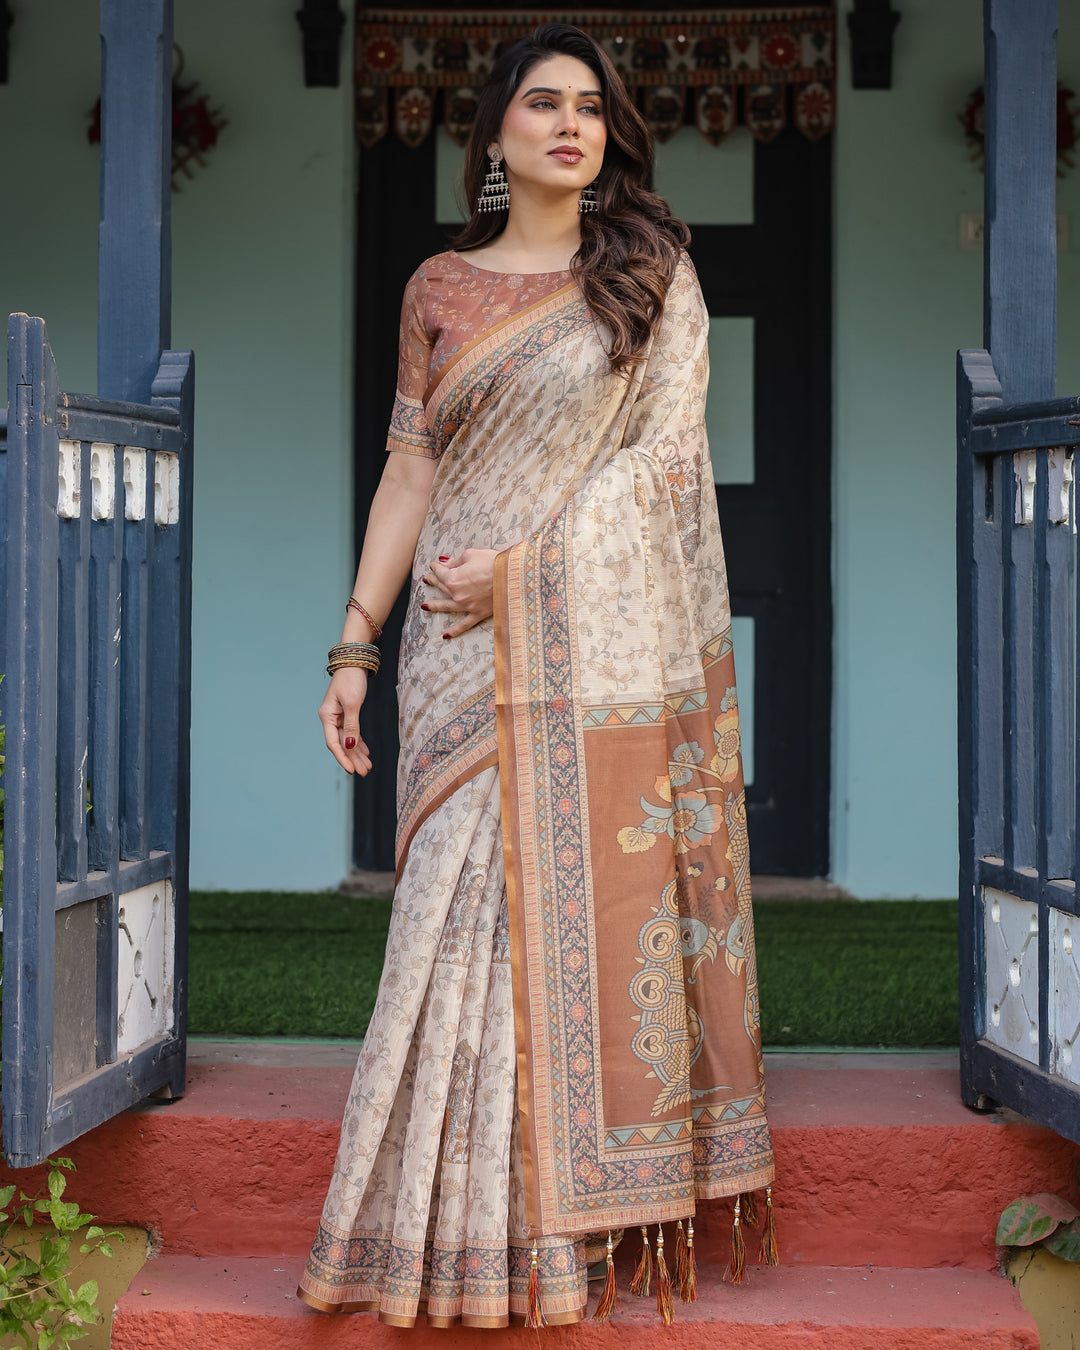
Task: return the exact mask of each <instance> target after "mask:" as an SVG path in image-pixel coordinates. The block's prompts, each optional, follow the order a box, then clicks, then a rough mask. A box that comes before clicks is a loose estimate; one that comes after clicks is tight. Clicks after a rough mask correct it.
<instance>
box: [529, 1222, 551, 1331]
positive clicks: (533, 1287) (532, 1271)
mask: <svg viewBox="0 0 1080 1350" xmlns="http://www.w3.org/2000/svg"><path fill="white" fill-rule="evenodd" d="M525 1325H526V1326H527V1327H546V1326H547V1318H546V1317H545V1316H544V1305H543V1304H542V1303H541V1302H540V1254H539V1252H538V1250H537V1246H536V1243H535V1242H534V1243H533V1246H532V1256H531V1258H530V1260H529V1295H528V1302H527V1303H526V1305H525Z"/></svg>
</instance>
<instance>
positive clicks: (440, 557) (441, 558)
mask: <svg viewBox="0 0 1080 1350" xmlns="http://www.w3.org/2000/svg"><path fill="white" fill-rule="evenodd" d="M439 561H440V562H449V561H450V559H449V558H444V557H443V555H442V554H441V553H440V554H439Z"/></svg>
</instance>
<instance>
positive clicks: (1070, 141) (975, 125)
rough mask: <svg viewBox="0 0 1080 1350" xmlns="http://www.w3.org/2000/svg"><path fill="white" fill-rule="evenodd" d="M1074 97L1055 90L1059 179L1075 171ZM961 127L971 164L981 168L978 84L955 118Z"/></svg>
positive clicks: (1078, 134) (982, 102) (1079, 136)
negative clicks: (1068, 172) (1066, 171)
mask: <svg viewBox="0 0 1080 1350" xmlns="http://www.w3.org/2000/svg"><path fill="white" fill-rule="evenodd" d="M1075 97H1076V93H1075V91H1074V90H1072V89H1066V88H1065V86H1064V85H1063V84H1060V83H1059V84H1058V87H1057V161H1058V170H1057V171H1058V177H1059V178H1064V176H1065V170H1066V169H1072V168H1075V165H1074V163H1073V152H1074V151H1075V149H1076V146H1077V142H1078V141H1080V130H1078V129H1077V120H1078V114H1077V112H1076V110H1075V109H1074V108H1073V107H1072V106H1071V104H1072V100H1073V99H1074V98H1075ZM958 117H959V120H960V125H961V126H962V127H963V128H964V139H965V140H966V141H967V143H968V145H969V146H970V147H971V159H972V163H974V164H978V165H979V167H980V168H981V167H982V159H983V152H984V149H985V140H986V95H985V93H984V91H983V87H982V85H981V84H980V85H979V87H978V88H977V89H973V90H972V91H971V93H970V94H969V95H968V97H967V102H966V103H965V104H964V108H963V111H962V112H961V113H959V114H958Z"/></svg>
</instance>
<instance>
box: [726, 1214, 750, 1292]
mask: <svg viewBox="0 0 1080 1350" xmlns="http://www.w3.org/2000/svg"><path fill="white" fill-rule="evenodd" d="M745 1265H746V1243H745V1242H744V1241H743V1235H742V1197H741V1196H738V1195H737V1196H736V1197H735V1219H734V1222H733V1223H732V1225H731V1264H730V1266H729V1267H728V1272H729V1274H730V1275H731V1283H732V1284H742V1282H743V1268H744V1267H745Z"/></svg>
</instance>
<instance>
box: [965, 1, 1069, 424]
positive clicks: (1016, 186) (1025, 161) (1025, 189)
mask: <svg viewBox="0 0 1080 1350" xmlns="http://www.w3.org/2000/svg"><path fill="white" fill-rule="evenodd" d="M983 14H984V31H985V40H986V80H985V90H986V211H985V217H984V219H985V226H986V233H985V257H984V270H983V345H984V346H985V347H986V349H987V350H988V351H989V352H990V355H991V356H992V358H993V362H994V371H995V373H996V374H997V377H998V379H999V380H1000V382H1001V387H1002V392H1003V394H1004V397H1005V401H1006V402H1007V403H1024V402H1029V401H1031V400H1034V399H1041V398H1052V397H1053V395H1054V382H1055V331H1056V301H1057V295H1056V289H1057V251H1056V241H1055V229H1054V196H1055V181H1056V180H1055V174H1056V155H1057V0H984V7H983Z"/></svg>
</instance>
